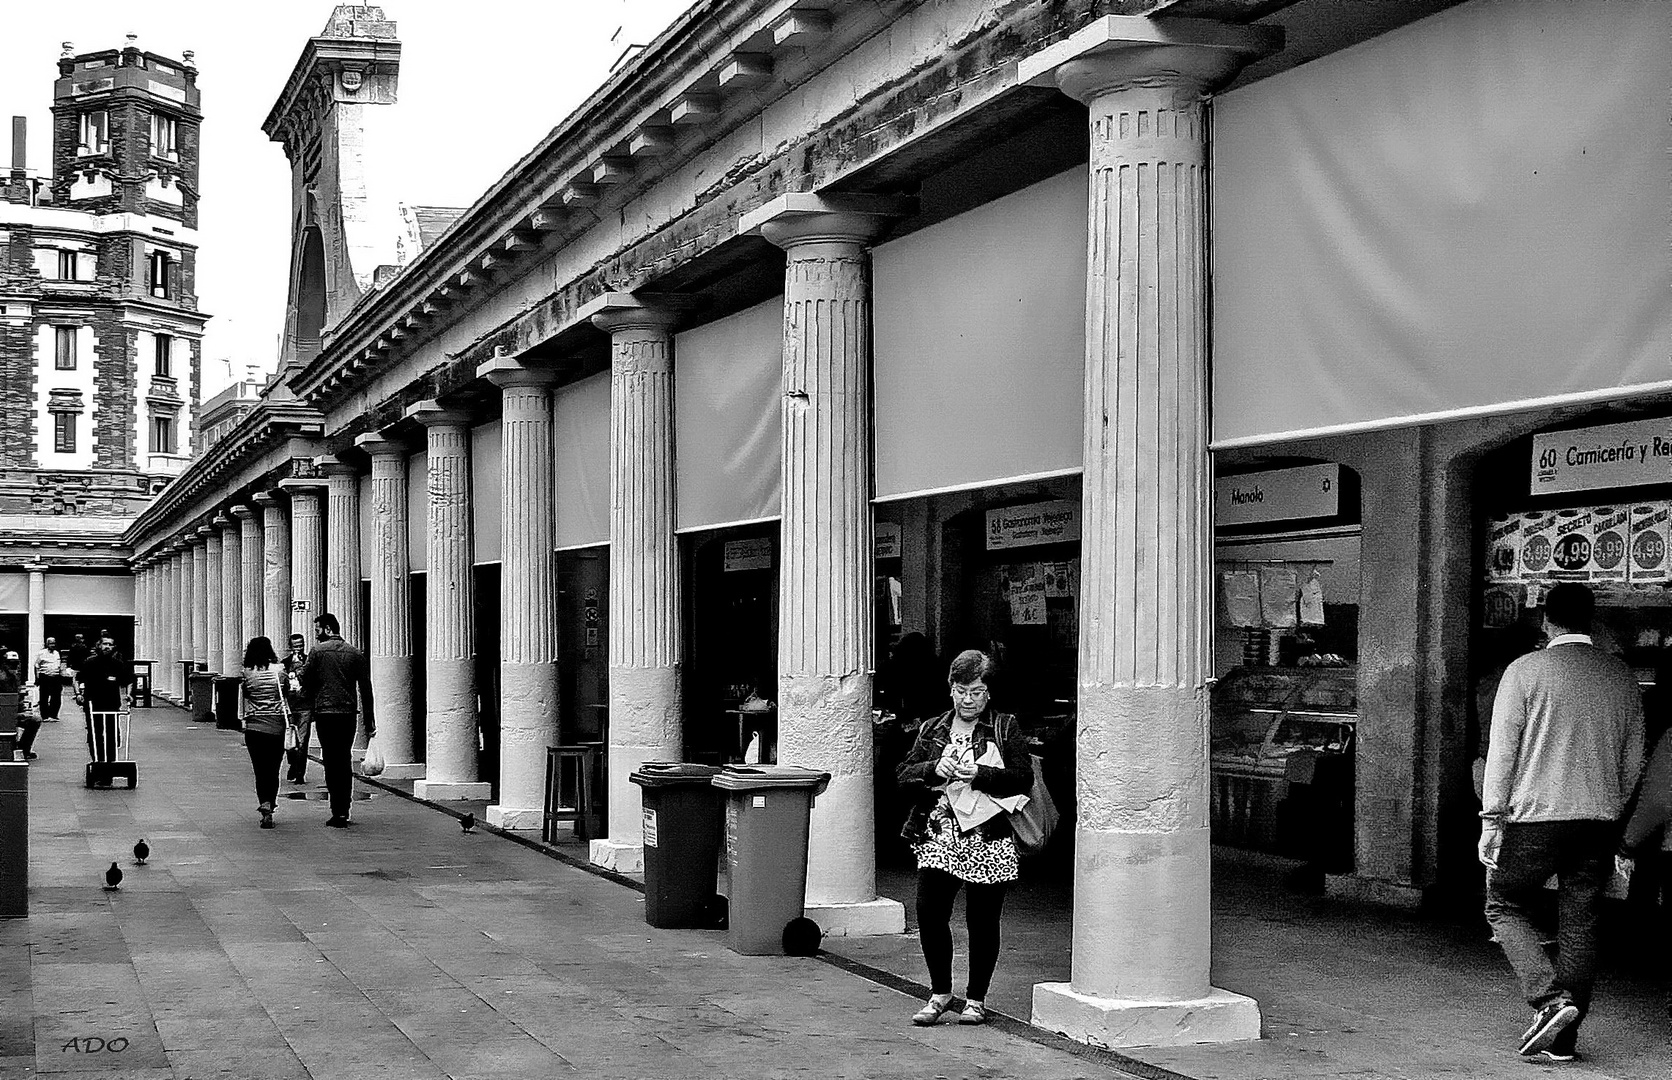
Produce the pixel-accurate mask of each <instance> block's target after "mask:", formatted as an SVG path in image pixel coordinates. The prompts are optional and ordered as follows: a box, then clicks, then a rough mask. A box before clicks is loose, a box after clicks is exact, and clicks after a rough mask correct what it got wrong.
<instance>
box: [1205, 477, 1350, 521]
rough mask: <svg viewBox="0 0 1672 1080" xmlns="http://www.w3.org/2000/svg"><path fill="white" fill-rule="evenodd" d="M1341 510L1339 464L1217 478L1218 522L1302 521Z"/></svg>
mask: <svg viewBox="0 0 1672 1080" xmlns="http://www.w3.org/2000/svg"><path fill="white" fill-rule="evenodd" d="M1340 512H1341V466H1339V465H1335V464H1325V465H1302V466H1299V467H1298V468H1293V469H1271V470H1268V471H1266V472H1255V473H1241V474H1239V475H1237V476H1221V477H1219V478H1218V479H1217V480H1215V481H1214V523H1215V524H1217V525H1261V524H1264V523H1266V522H1268V521H1299V520H1301V519H1303V518H1324V517H1334V516H1336V515H1337V514H1339V513H1340Z"/></svg>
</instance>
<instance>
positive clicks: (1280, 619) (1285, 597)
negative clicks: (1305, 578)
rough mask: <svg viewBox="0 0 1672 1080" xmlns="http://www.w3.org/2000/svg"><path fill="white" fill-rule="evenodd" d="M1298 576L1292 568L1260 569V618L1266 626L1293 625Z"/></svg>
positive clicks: (1298, 587)
mask: <svg viewBox="0 0 1672 1080" xmlns="http://www.w3.org/2000/svg"><path fill="white" fill-rule="evenodd" d="M1299 600H1300V575H1298V574H1296V573H1295V568H1294V567H1292V566H1262V567H1260V616H1261V618H1263V619H1264V620H1265V623H1266V625H1267V626H1293V625H1295V606H1296V604H1297V602H1298V601H1299Z"/></svg>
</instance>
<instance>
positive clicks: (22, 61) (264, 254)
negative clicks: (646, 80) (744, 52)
mask: <svg viewBox="0 0 1672 1080" xmlns="http://www.w3.org/2000/svg"><path fill="white" fill-rule="evenodd" d="M691 2H692V0H472V2H471V3H469V4H459V3H457V2H456V0H389V2H387V3H384V4H382V5H381V6H382V8H383V12H384V15H385V16H386V17H387V18H389V19H392V20H394V21H395V24H396V33H397V35H398V37H399V38H400V41H401V46H402V51H401V73H400V91H399V101H398V103H397V104H396V105H394V106H392V107H390V108H391V111H390V119H389V124H390V125H392V127H393V131H391V134H392V135H393V136H394V139H393V140H392V141H393V142H394V143H395V144H398V146H399V147H401V148H403V149H401V150H400V151H399V153H398V158H397V160H393V161H379V162H375V163H371V164H372V168H371V169H370V170H369V174H370V175H369V178H368V179H369V182H371V183H373V184H377V183H379V182H380V180H381V179H382V178H383V177H394V178H398V180H397V181H396V182H397V183H398V184H399V189H398V190H394V191H382V192H375V191H374V192H372V193H371V194H373V196H374V198H376V197H378V196H380V195H381V196H382V197H384V198H387V199H388V200H389V201H391V202H393V201H395V200H399V201H401V202H404V203H409V204H413V203H416V204H422V205H434V206H468V205H470V204H471V203H473V202H475V201H476V198H477V197H478V196H479V195H481V194H482V192H484V191H485V190H487V188H488V187H489V186H490V185H491V184H493V182H494V181H496V180H498V179H499V178H500V177H501V176H502V175H504V173H505V171H506V170H507V169H509V168H510V167H511V165H513V164H514V163H515V162H516V160H517V159H518V158H520V157H521V156H522V155H523V154H524V153H526V152H527V151H529V150H530V149H532V148H533V146H534V144H535V143H536V142H538V141H539V140H540V139H541V138H542V137H543V136H544V135H545V134H546V133H547V132H549V131H550V130H551V129H552V128H553V127H555V126H556V125H557V123H558V122H559V121H560V120H562V119H563V118H564V117H565V116H567V115H568V114H569V113H570V112H571V111H573V110H574V109H575V107H576V106H578V105H579V104H580V103H581V102H582V101H583V100H585V98H586V97H587V95H588V94H590V93H591V92H592V91H593V90H595V89H597V88H598V86H599V85H600V84H601V83H602V82H603V81H604V79H605V77H606V76H607V75H608V73H609V67H610V64H611V63H613V62H614V60H615V59H616V57H617V56H619V55H620V53H621V50H622V48H623V46H624V44H625V43H629V42H637V43H641V44H642V43H646V42H648V41H650V39H651V38H652V37H654V36H655V35H656V34H657V33H659V32H660V31H661V30H662V29H663V28H664V27H666V25H667V24H668V23H669V22H671V21H672V20H673V18H674V16H676V15H677V14H678V13H679V12H680V11H682V10H684V9H685V8H686V7H688V6H689V5H690V3H691ZM334 6H335V5H334V3H333V0H284V2H282V3H274V4H262V5H255V4H251V5H247V6H246V5H244V4H237V3H228V2H227V0H155V2H153V3H150V4H135V3H133V2H132V0H120V2H117V0H75V2H73V3H32V4H22V3H9V4H7V5H6V8H7V10H6V13H5V16H4V21H5V28H4V32H3V33H0V132H3V134H0V139H4V140H5V143H4V146H3V147H0V155H3V160H0V166H3V165H9V164H10V163H11V141H10V140H11V124H10V122H9V121H6V120H5V119H4V118H5V117H11V116H27V117H28V118H29V168H30V169H32V170H34V171H36V172H41V173H44V172H45V171H46V170H47V169H49V168H50V167H51V160H52V126H51V120H52V113H51V105H52V84H53V80H55V79H56V78H57V77H58V68H57V60H58V55H59V53H60V51H61V48H62V43H63V42H65V41H71V42H74V44H75V51H76V52H78V53H81V52H94V51H97V50H100V49H113V48H120V47H121V46H122V44H123V38H124V36H125V35H127V34H129V33H135V34H138V35H139V46H140V48H142V49H145V50H147V51H150V52H156V53H161V54H163V55H165V56H171V57H175V58H178V57H179V56H180V53H181V51H182V50H185V49H192V50H195V51H196V54H197V55H196V59H195V61H194V62H195V63H196V64H197V67H198V88H199V89H200V90H201V91H202V93H203V114H204V121H203V156H202V165H201V176H200V178H199V185H200V188H201V190H202V192H203V201H202V202H201V203H200V204H199V207H198V212H199V223H198V225H199V230H200V235H199V241H200V243H201V245H202V246H201V248H200V250H199V253H198V271H197V291H198V303H199V306H200V307H201V309H202V310H203V311H205V312H207V313H209V314H210V315H212V316H213V318H212V319H211V320H210V322H209V325H208V328H207V330H206V332H205V339H204V364H203V396H204V398H208V397H209V396H210V395H212V394H214V393H216V392H217V391H219V390H220V389H222V388H223V387H225V386H226V385H227V384H228V383H229V382H231V381H232V380H233V378H234V377H237V376H241V375H242V374H243V372H244V368H245V365H246V364H250V363H254V364H259V365H260V366H261V367H262V368H263V369H264V370H271V368H272V365H273V363H274V359H275V357H276V354H277V340H278V335H279V331H280V328H281V325H282V321H283V314H284V303H285V288H286V282H285V275H286V267H287V265H288V260H289V245H290V236H289V226H288V218H289V215H290V168H289V164H288V162H286V160H285V156H284V151H283V150H282V149H280V147H279V144H278V143H275V142H269V141H268V139H267V136H266V135H264V134H262V131H261V122H262V121H263V120H265V119H266V118H267V113H268V110H270V109H271V108H272V106H273V103H274V101H275V100H277V98H278V95H279V91H280V90H282V89H283V87H284V81H285V79H286V78H287V77H288V76H289V75H290V71H291V69H292V68H293V67H294V66H295V64H296V59H297V57H298V56H300V55H301V51H302V47H303V45H304V44H305V43H306V41H307V39H308V38H309V37H311V36H313V35H315V34H318V33H319V32H320V31H321V29H323V28H324V26H325V23H326V20H327V19H328V18H329V17H330V15H331V11H332V8H333V7H334ZM618 28H621V34H620V35H619V37H618V38H617V40H615V41H613V42H612V41H611V40H610V39H611V36H612V35H613V34H615V33H616V31H617V29H618ZM382 126H383V125H380V127H382ZM397 224H398V223H397V221H395V220H391V221H390V222H389V228H390V230H391V231H393V230H394V229H396V227H397Z"/></svg>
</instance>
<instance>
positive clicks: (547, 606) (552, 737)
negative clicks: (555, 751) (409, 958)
mask: <svg viewBox="0 0 1672 1080" xmlns="http://www.w3.org/2000/svg"><path fill="white" fill-rule="evenodd" d="M476 374H477V375H479V376H481V377H482V378H485V379H487V380H488V381H489V382H491V383H493V384H494V385H495V386H497V387H499V389H500V394H501V399H502V404H503V409H502V412H501V416H502V417H503V428H504V433H503V449H502V450H501V457H500V492H501V496H500V506H501V520H502V521H503V523H504V525H503V530H502V539H501V541H500V544H501V548H500V550H501V556H500V558H501V562H500V571H499V582H500V585H499V611H500V618H499V657H500V660H499V672H500V676H499V678H500V707H499V803H498V805H495V806H490V807H488V823H489V824H491V825H497V826H499V827H500V828H503V829H526V830H533V831H538V830H539V828H540V824H541V815H542V811H543V809H544V807H545V790H544V788H545V776H546V747H548V746H554V745H556V744H557V741H558V735H557V667H556V660H557V644H556V640H555V638H556V634H555V630H556V627H557V611H556V604H555V602H554V601H555V597H556V586H555V584H554V582H553V580H552V545H553V531H552V530H553V522H552V510H553V489H552V456H553V451H552V395H551V385H552V375H551V373H550V372H548V371H540V370H534V369H531V368H528V367H526V366H524V365H523V364H522V363H520V362H518V361H516V360H512V359H509V358H496V359H493V360H490V361H488V362H487V363H485V364H483V365H481V366H480V367H478V368H477V369H476Z"/></svg>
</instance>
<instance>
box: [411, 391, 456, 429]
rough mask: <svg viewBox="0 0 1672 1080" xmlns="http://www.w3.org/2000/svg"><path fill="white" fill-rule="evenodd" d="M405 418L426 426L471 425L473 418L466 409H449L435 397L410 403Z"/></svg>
mask: <svg viewBox="0 0 1672 1080" xmlns="http://www.w3.org/2000/svg"><path fill="white" fill-rule="evenodd" d="M405 418H406V419H408V420H411V421H412V422H413V423H415V424H421V425H422V426H424V427H426V428H432V427H469V426H470V419H471V418H470V414H469V413H467V412H465V411H464V410H462V409H449V408H447V407H446V406H445V405H442V404H441V403H440V402H439V401H436V400H434V399H433V398H432V399H429V400H426V401H418V402H414V403H413V404H411V405H408V406H407V408H406V413H405Z"/></svg>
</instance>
